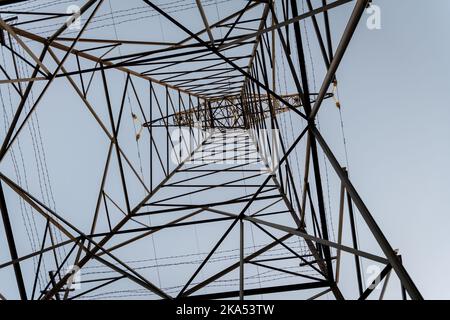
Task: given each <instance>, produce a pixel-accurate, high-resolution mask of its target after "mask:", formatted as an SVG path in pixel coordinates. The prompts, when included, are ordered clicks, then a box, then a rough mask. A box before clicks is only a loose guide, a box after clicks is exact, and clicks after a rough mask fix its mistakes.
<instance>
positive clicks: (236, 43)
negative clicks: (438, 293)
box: [0, 0, 422, 300]
mask: <svg viewBox="0 0 450 320" xmlns="http://www.w3.org/2000/svg"><path fill="white" fill-rule="evenodd" d="M369 3H370V1H369V0H355V1H351V0H335V1H326V0H320V1H319V0H306V1H299V0H280V1H272V0H270V1H237V0H236V1H234V0H233V1H229V2H228V3H227V4H226V3H225V4H224V2H223V1H222V2H220V1H200V0H197V1H186V0H183V1H178V2H164V1H163V2H161V1H149V0H142V1H141V0H139V1H138V0H136V1H126V2H125V1H123V2H119V1H114V0H84V1H78V2H77V4H80V6H79V10H78V9H77V10H75V11H71V12H69V11H66V4H61V5H58V4H55V5H54V7H51V6H50V4H49V3H48V2H47V1H45V0H37V1H0V14H1V18H0V40H1V47H2V50H3V51H2V55H3V60H2V61H1V65H0V67H1V68H0V69H1V70H0V74H1V78H0V89H1V90H2V91H1V92H2V104H3V109H2V111H1V112H2V113H3V115H2V119H3V121H4V123H5V130H4V131H2V134H1V136H0V137H1V140H0V142H1V149H0V208H1V214H2V220H1V224H2V231H1V232H2V233H1V234H0V248H8V250H7V251H5V250H3V255H2V256H0V257H1V259H2V260H0V272H2V273H0V279H1V277H7V278H8V277H9V279H10V283H13V284H14V286H15V287H16V288H17V290H16V291H15V292H8V293H7V292H5V291H4V290H6V288H4V287H2V286H0V294H2V296H6V297H8V298H15V297H16V298H19V297H20V298H21V299H24V300H25V299H61V300H62V299H81V298H87V299H88V298H107V297H113V298H119V297H123V296H126V294H129V295H130V296H133V295H134V296H135V297H136V296H141V297H144V298H148V297H151V298H162V299H176V298H178V299H181V298H183V299H184V298H186V299H190V298H192V299H195V298H196V299H200V298H202V299H218V298H240V299H244V298H246V297H248V296H249V297H251V296H256V297H259V296H262V295H270V294H276V293H283V295H278V296H276V297H284V295H287V294H288V292H290V294H292V295H289V296H287V297H290V298H297V299H303V298H304V299H307V298H312V299H316V298H320V297H321V296H324V295H325V294H328V293H330V294H331V295H332V296H333V297H334V298H336V299H344V298H348V299H358V298H359V299H366V298H369V297H374V295H375V293H374V291H375V287H376V285H377V284H378V283H380V286H379V287H378V288H380V289H381V291H380V294H379V295H380V297H383V296H384V294H385V292H386V290H387V288H389V284H388V279H389V276H390V275H391V273H392V274H395V275H396V276H397V278H398V279H399V283H400V285H399V288H400V289H399V290H397V291H396V293H398V294H399V296H400V297H401V296H402V295H403V298H406V295H408V296H409V297H410V298H412V299H421V298H422V296H421V294H420V292H419V291H418V289H417V288H416V286H415V284H414V282H413V280H412V279H411V278H410V276H409V275H408V273H407V271H406V270H405V268H404V266H403V265H402V261H401V257H400V256H399V255H398V253H397V251H396V250H394V249H393V248H392V247H391V245H390V244H389V242H388V240H387V239H386V237H385V236H384V235H383V232H382V231H381V229H380V228H379V226H378V224H377V223H376V221H375V219H374V218H373V216H372V214H371V212H370V211H369V209H368V208H367V207H366V205H365V204H364V201H363V200H362V198H361V197H360V196H359V194H358V192H357V191H356V189H355V187H354V186H353V184H352V182H351V181H350V179H349V177H348V173H347V169H346V168H345V167H344V166H343V165H342V164H341V163H340V162H339V161H338V158H339V157H338V156H336V155H335V154H334V153H333V151H332V150H331V147H330V146H329V145H328V144H327V142H326V141H325V138H324V136H323V135H322V132H321V131H319V129H318V126H317V116H318V115H319V113H320V111H321V112H322V113H331V112H337V110H338V108H336V107H335V106H334V104H335V102H337V100H336V99H337V98H336V92H335V88H336V86H337V83H338V82H337V77H336V72H337V70H338V67H339V65H340V63H341V60H342V58H343V56H344V54H345V52H346V51H347V48H348V46H349V43H350V41H351V39H352V36H353V35H354V33H355V30H356V29H357V25H358V23H359V22H360V20H361V17H362V16H363V14H364V11H365V9H366V8H367V7H368V6H369V5H370V4H369ZM113 5H114V6H121V7H120V10H118V11H113V9H112V6H113ZM49 9H51V10H49ZM47 10H48V11H47ZM219 11H220V12H219ZM334 12H338V14H339V15H340V16H343V15H344V14H348V16H346V24H345V28H344V29H343V30H338V28H334V27H333V17H335V15H334ZM141 15H142V17H144V16H145V17H154V18H155V19H157V20H155V21H159V22H158V23H160V24H161V28H160V30H159V29H158V30H157V31H155V30H154V28H155V24H146V21H147V20H145V19H144V18H142V20H140V19H141ZM125 22H127V23H131V24H133V25H132V26H131V27H126V25H127V24H125ZM158 23H156V25H157V24H158ZM107 27H108V28H109V29H108V31H104V30H106V29H102V28H107ZM307 27H308V28H309V31H310V32H309V36H308V35H307V34H306V31H307V30H306V28H307ZM154 34H159V35H161V34H162V38H161V37H152V36H151V35H154ZM146 35H147V36H146ZM148 35H150V36H148ZM143 39H144V40H143ZM333 39H338V42H337V45H336V47H334V44H333V42H335V41H333ZM310 42H311V43H313V45H314V46H315V48H316V49H317V52H318V53H319V54H318V55H314V57H313V58H309V57H308V51H310V50H311V49H310V48H308V47H309V46H310ZM310 55H311V54H310ZM313 59H314V62H315V69H314V67H313V66H312V63H313V61H312V60H313ZM319 64H320V66H319ZM341 71H342V72H345V70H341ZM321 73H322V74H321ZM316 74H317V76H316ZM319 74H320V75H319ZM313 75H314V76H315V77H317V79H318V80H319V81H320V85H319V86H318V88H317V90H315V89H314V87H313V84H312V83H313V80H312V77H313ZM314 91H317V92H314ZM333 99H334V100H333ZM326 103H331V105H332V106H333V107H334V108H333V109H331V108H325V107H324V105H325V104H326ZM72 106H76V107H77V108H78V109H79V110H82V112H83V116H82V117H83V121H86V124H90V125H86V124H84V122H78V119H79V118H77V117H78V116H75V114H73V113H72V111H69V110H72ZM41 109H42V110H41ZM45 110H51V111H45ZM330 110H332V111H330ZM38 116H39V118H37V117H38ZM46 116H47V118H49V120H48V121H46V120H43V119H44V118H45V117H46ZM37 119H40V121H41V126H39V123H38V122H36V121H37ZM80 119H81V116H80ZM93 126H95V129H91V127H93ZM41 128H42V130H43V131H42V132H44V134H45V133H46V132H47V131H46V130H49V131H48V132H51V133H48V135H49V136H50V137H51V138H49V139H45V136H44V139H41V138H40V137H39V135H40V134H41V133H40V131H39V130H40V129H41ZM49 140H51V142H49ZM41 144H42V145H43V144H45V145H46V148H45V150H46V151H47V152H53V153H52V155H53V157H50V156H48V158H49V159H47V158H46V157H45V153H44V147H43V146H42V145H41ZM27 150H29V151H27ZM52 150H53V151H52ZM97 153H98V154H102V155H103V156H99V158H100V159H101V161H97V156H94V155H96V154H97ZM33 155H35V156H36V164H34V160H33V157H32V156H33ZM91 155H92V156H91ZM21 156H22V157H21ZM50 158H52V159H54V160H53V162H50ZM322 158H323V161H322ZM47 160H48V162H49V163H50V164H49V165H48V167H47ZM71 160H72V161H71ZM28 161H30V162H28ZM21 163H23V164H24V165H23V168H22V166H21V165H20V164H21ZM29 163H33V164H32V165H31V164H29ZM34 165H36V169H33V168H34V167H33V166H34ZM83 166H85V167H83ZM86 167H89V168H92V169H89V170H85V168H86ZM58 168H61V172H62V173H60V174H59V177H58V178H54V177H53V175H54V176H58V174H52V172H53V171H57V170H58ZM324 170H327V173H326V175H327V178H326V179H325V177H324V175H325V174H324ZM328 170H329V171H330V177H331V176H332V178H333V179H334V182H333V183H330V182H329V181H328ZM14 172H15V174H14ZM49 172H50V175H49ZM64 172H65V173H67V174H69V175H70V176H71V177H75V178H79V179H80V181H85V182H84V183H83V182H79V183H75V182H70V183H69V182H67V183H66V184H64V186H65V187H67V189H66V188H65V187H62V186H60V187H58V186H53V187H52V183H51V181H50V178H49V177H50V176H52V179H53V180H58V181H63V178H62V175H64V174H65V173H64ZM89 179H92V180H89ZM61 184H63V182H61ZM327 186H328V187H327ZM71 188H73V189H71ZM330 188H331V189H332V190H334V191H333V192H335V193H336V195H337V196H336V199H337V205H336V206H335V208H334V210H333V209H332V208H331V206H327V197H328V198H329V197H330V193H331V191H329V190H328V191H327V190H326V189H330ZM83 189H86V195H88V196H86V197H84V196H83V194H84V193H83V192H84V190H83ZM88 190H96V191H95V192H93V191H92V192H91V191H89V192H88ZM53 193H55V194H58V195H59V196H60V198H61V195H62V198H64V200H59V199H60V198H58V197H57V196H55V197H54V196H53ZM54 198H55V199H56V201H55V199H54ZM61 202H63V203H62V204H61ZM328 202H331V200H329V199H328ZM21 213H22V219H23V220H21V218H20V214H21ZM333 221H334V225H333ZM358 221H360V223H359V224H360V228H362V229H361V230H360V232H359V235H360V236H361V234H364V240H363V241H360V239H359V238H358V230H357V228H358V226H357V225H358ZM27 235H28V238H29V240H30V245H29V246H27ZM369 239H370V240H369ZM369 242H370V244H368V243H369ZM365 248H367V249H365ZM363 261H365V262H366V264H367V263H368V264H370V265H375V266H377V268H379V272H378V274H377V277H376V278H374V279H372V280H373V281H372V284H369V285H368V284H366V283H365V280H364V272H365V270H364V268H363V265H364V262H363ZM77 277H79V279H78V278H77ZM4 283H6V282H4ZM77 285H79V287H76V286H77ZM112 292H113V293H114V294H115V295H111V294H112ZM117 292H121V293H122V294H123V296H120V295H119V294H118V293H117ZM292 292H294V293H292ZM15 294H17V296H14V295H15ZM375 298H378V296H376V297H375Z"/></svg>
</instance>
